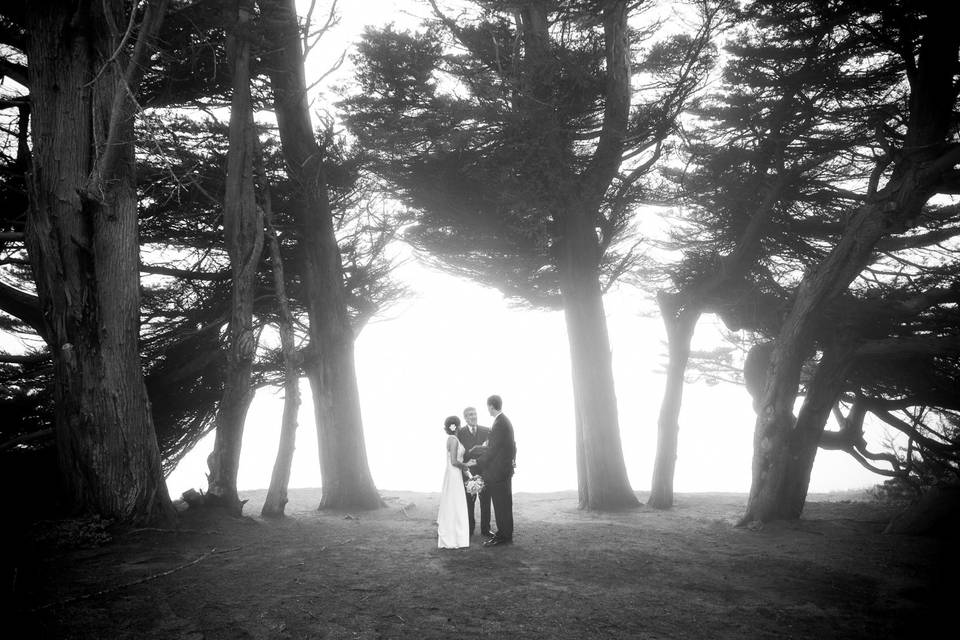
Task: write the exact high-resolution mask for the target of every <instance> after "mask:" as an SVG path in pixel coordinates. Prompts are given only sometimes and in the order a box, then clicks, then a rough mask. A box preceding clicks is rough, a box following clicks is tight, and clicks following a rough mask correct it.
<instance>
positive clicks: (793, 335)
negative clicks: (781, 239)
mask: <svg viewBox="0 0 960 640" xmlns="http://www.w3.org/2000/svg"><path fill="white" fill-rule="evenodd" d="M927 7H928V11H929V13H928V16H927V17H926V19H925V20H924V24H923V29H922V31H923V33H922V34H921V44H920V49H919V55H918V57H917V60H916V68H915V70H914V71H912V72H911V83H910V86H911V92H910V102H909V120H908V124H907V134H906V136H905V139H904V143H903V149H902V153H901V154H899V157H898V159H897V161H896V162H895V164H894V166H893V171H892V173H891V176H890V180H889V182H888V183H887V185H886V186H885V187H884V188H883V189H881V190H879V191H878V192H877V193H876V194H874V195H873V196H872V197H871V198H870V200H869V201H868V202H867V203H866V204H865V205H863V206H862V207H861V208H860V209H859V210H857V211H856V212H854V214H853V215H852V216H851V218H850V221H849V223H848V224H847V226H846V228H845V230H844V233H843V236H842V237H841V239H840V240H839V242H838V243H837V245H836V246H835V247H834V249H833V250H832V251H831V252H830V254H829V255H828V256H827V257H826V258H825V259H824V260H823V262H821V263H820V264H819V265H818V266H817V267H816V268H815V269H813V270H812V271H810V272H808V273H807V274H806V275H805V276H804V278H803V280H802V282H801V284H800V287H799V289H798V291H797V294H796V297H795V299H794V303H793V306H792V308H791V309H790V312H789V314H788V316H787V318H786V320H785V321H784V324H783V327H782V328H781V331H780V334H779V336H778V337H777V340H776V344H775V346H774V350H773V353H772V356H771V361H770V367H769V369H768V374H767V380H766V385H765V387H764V391H763V394H762V398H761V400H760V402H759V403H758V404H759V414H758V416H757V423H756V428H755V433H754V455H753V482H752V484H751V487H750V497H749V499H748V502H747V510H746V513H745V514H744V516H743V517H742V519H741V523H747V522H751V521H761V522H762V521H767V520H774V519H778V518H782V517H796V516H795V515H789V516H785V515H784V514H785V513H786V514H792V513H794V512H796V509H795V508H790V507H789V505H790V504H791V503H792V502H793V501H794V500H795V494H796V491H795V490H792V489H790V486H791V478H790V474H791V473H792V471H791V464H790V458H791V451H790V447H791V445H790V443H791V442H792V441H793V438H794V436H793V431H794V429H795V428H796V425H795V423H794V419H793V414H792V409H793V403H794V401H795V400H796V397H797V392H798V383H799V379H800V368H801V366H802V364H803V359H804V354H805V352H806V351H807V350H808V349H809V348H810V345H809V334H810V329H811V327H812V325H813V324H814V323H815V322H816V321H817V318H818V316H819V314H820V312H821V311H822V309H824V308H825V306H826V305H828V304H829V303H830V301H831V299H833V298H834V297H835V296H837V295H839V294H840V293H842V292H843V291H844V290H845V289H846V288H847V287H848V286H849V284H850V282H851V281H852V280H853V279H854V278H855V277H856V276H857V274H858V273H860V271H861V270H862V269H863V268H864V267H865V266H866V264H867V263H868V261H869V259H870V255H871V253H872V251H873V250H874V247H875V246H876V244H877V242H878V241H879V240H880V239H881V238H882V237H884V236H885V235H887V234H890V233H894V232H901V231H903V230H905V229H908V228H910V226H912V224H913V221H915V220H916V218H917V216H918V215H919V213H920V211H921V210H922V208H923V206H924V204H925V203H926V202H927V200H928V199H929V198H930V197H931V196H932V195H933V194H934V193H935V189H936V185H937V184H938V183H939V182H940V181H941V180H942V179H943V177H944V176H945V175H946V174H947V173H948V172H951V171H952V170H953V167H954V165H956V164H957V163H958V162H960V148H958V147H957V146H956V145H950V144H948V143H947V140H948V139H949V136H950V132H951V129H950V127H951V126H952V125H951V120H952V112H953V109H954V103H955V101H956V96H957V94H956V88H955V85H954V79H953V78H954V74H955V73H956V68H957V53H958V49H960V32H958V31H957V30H956V28H955V26H954V25H955V24H956V22H957V20H958V19H960V9H958V8H957V7H956V6H954V5H953V4H950V3H944V4H941V3H930V4H929V5H927ZM912 62H913V61H911V63H912Z"/></svg>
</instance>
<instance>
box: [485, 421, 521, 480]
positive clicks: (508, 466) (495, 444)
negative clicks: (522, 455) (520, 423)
mask: <svg viewBox="0 0 960 640" xmlns="http://www.w3.org/2000/svg"><path fill="white" fill-rule="evenodd" d="M516 457H517V443H516V441H515V440H514V439H513V425H512V424H511V423H510V419H509V418H507V416H505V415H503V414H502V413H501V414H500V415H498V416H497V419H496V420H494V421H493V427H492V428H491V429H490V444H489V445H487V450H486V452H485V453H483V454H482V455H481V456H480V458H478V459H477V466H476V470H477V473H479V474H480V475H482V476H483V479H484V481H486V482H487V483H490V482H503V481H504V480H506V479H507V478H510V477H511V476H513V461H514V459H515V458H516Z"/></svg>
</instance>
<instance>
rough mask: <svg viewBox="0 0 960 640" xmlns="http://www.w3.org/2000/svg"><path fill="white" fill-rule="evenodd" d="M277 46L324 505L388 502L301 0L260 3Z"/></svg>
mask: <svg viewBox="0 0 960 640" xmlns="http://www.w3.org/2000/svg"><path fill="white" fill-rule="evenodd" d="M260 6H261V11H262V15H263V22H264V25H265V28H266V30H267V35H268V38H269V40H270V42H271V43H272V44H273V46H274V47H275V49H274V50H273V53H272V55H270V56H269V59H268V61H267V66H268V70H269V74H270V83H271V86H272V88H273V97H274V104H275V109H276V114H277V123H278V125H279V129H280V141H281V145H282V148H283V155H284V158H285V160H286V165H287V171H288V172H289V174H290V177H291V178H292V180H293V181H294V183H295V185H296V189H297V193H296V195H295V197H294V201H293V202H292V207H293V210H294V212H295V216H296V220H297V233H298V235H299V242H300V247H301V252H302V255H303V257H304V265H303V273H304V280H305V284H306V290H307V298H308V314H309V317H310V353H311V357H310V359H309V361H308V362H307V363H306V366H305V369H306V372H307V376H308V378H309V380H310V387H311V390H312V393H313V403H314V410H315V414H316V420H317V440H318V445H319V449H320V471H321V477H322V480H321V483H322V486H323V497H322V499H321V502H320V507H321V508H360V509H376V508H379V507H381V506H382V505H383V501H382V500H381V498H380V494H379V493H378V492H377V488H376V486H374V484H373V477H372V476H371V475H370V469H369V466H368V464H367V451H366V445H365V443H364V438H363V420H362V417H361V413H360V392H359V389H358V387H357V373H356V364H355V362H354V335H353V328H352V327H351V326H350V318H349V315H348V311H347V300H346V292H345V291H344V281H343V263H342V260H341V256H340V248H339V246H338V245H337V238H336V233H335V230H334V226H333V219H332V216H331V212H330V202H329V199H328V194H327V182H326V177H325V175H324V168H323V150H322V149H320V147H319V145H318V144H317V141H316V138H315V136H314V131H313V127H312V126H311V124H310V112H309V109H308V106H307V96H306V92H307V90H306V81H305V79H304V70H303V56H302V51H301V44H300V32H299V29H298V26H297V14H296V5H295V2H294V1H293V0H264V1H263V2H261V4H260Z"/></svg>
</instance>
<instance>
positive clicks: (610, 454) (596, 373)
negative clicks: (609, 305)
mask: <svg viewBox="0 0 960 640" xmlns="http://www.w3.org/2000/svg"><path fill="white" fill-rule="evenodd" d="M564 222H565V233H564V240H563V242H562V243H561V245H560V263H559V266H560V290H561V293H562V296H563V313H564V318H565V319H566V325H567V339H568V341H569V344H570V364H571V370H572V373H573V398H574V407H575V409H576V412H577V415H576V428H577V434H576V435H577V471H578V474H577V475H578V478H577V479H578V489H579V496H580V508H582V509H598V510H612V509H622V508H625V507H632V506H635V505H637V504H638V503H639V501H638V500H637V496H636V495H635V494H634V493H633V490H632V489H631V488H630V481H629V479H628V478H627V468H626V464H625V463H624V459H623V447H622V445H621V442H620V423H619V419H618V415H617V396H616V391H615V389H614V381H613V360H612V357H611V353H610V338H609V335H608V333H607V318H606V315H605V313H604V309H603V295H602V292H601V290H600V282H599V279H598V273H597V261H596V256H597V255H598V247H597V246H596V233H595V232H594V230H593V225H592V224H591V223H590V218H589V217H588V216H583V215H580V214H578V213H576V212H573V213H570V214H568V215H567V216H566V217H565V220H564Z"/></svg>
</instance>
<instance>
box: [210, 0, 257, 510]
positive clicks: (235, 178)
mask: <svg viewBox="0 0 960 640" xmlns="http://www.w3.org/2000/svg"><path fill="white" fill-rule="evenodd" d="M252 5H253V3H252V1H251V0H242V1H241V2H238V3H237V4H236V15H237V20H236V23H235V24H234V26H233V33H232V34H231V36H230V41H229V43H228V46H229V47H230V60H231V65H232V67H233V99H232V100H231V104H230V146H229V151H228V153H227V179H226V192H225V194H224V199H223V233H224V241H225V244H226V247H227V253H228V254H229V256H230V268H231V272H232V278H233V280H232V283H233V295H232V299H231V308H230V329H229V331H230V338H229V345H228V352H227V373H226V375H225V379H224V385H223V394H222V395H221V398H220V406H219V407H218V408H217V418H216V437H215V440H214V445H213V451H212V452H211V453H210V456H209V457H208V458H207V464H208V465H209V467H210V473H209V474H208V476H207V478H208V490H207V496H208V498H211V499H213V501H214V502H215V503H217V504H219V505H220V506H223V507H225V508H226V509H227V510H229V511H230V512H232V513H235V514H237V515H239V514H240V512H241V509H242V507H243V504H242V503H241V502H240V499H239V496H238V495H237V473H238V472H239V467H240V449H241V445H242V443H243V426H244V423H245V422H246V419H247V410H248V409H249V408H250V402H251V400H252V399H253V389H252V388H251V386H250V372H251V368H252V365H253V357H254V354H255V351H256V338H255V337H254V332H253V298H254V293H255V291H254V287H255V285H256V275H257V266H258V265H259V263H260V254H261V251H262V249H263V218H262V215H261V213H260V210H259V209H258V208H257V203H256V194H255V189H254V185H255V182H254V175H253V166H254V154H255V147H256V145H255V142H254V136H255V131H254V126H253V111H252V107H251V103H250V34H249V29H250V20H251V18H252V15H253V11H252Z"/></svg>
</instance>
